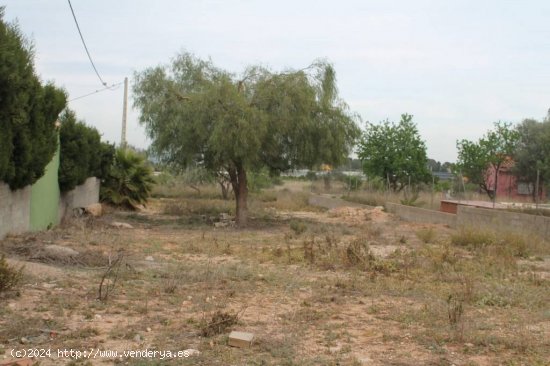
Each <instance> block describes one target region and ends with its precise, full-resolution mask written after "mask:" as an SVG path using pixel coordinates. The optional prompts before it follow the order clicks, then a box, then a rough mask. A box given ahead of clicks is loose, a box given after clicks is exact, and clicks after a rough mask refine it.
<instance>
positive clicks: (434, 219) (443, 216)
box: [385, 202, 457, 228]
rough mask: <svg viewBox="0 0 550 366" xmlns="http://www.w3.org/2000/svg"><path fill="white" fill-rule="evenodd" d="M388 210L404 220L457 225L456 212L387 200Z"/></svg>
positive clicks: (450, 225)
mask: <svg viewBox="0 0 550 366" xmlns="http://www.w3.org/2000/svg"><path fill="white" fill-rule="evenodd" d="M385 206H386V210H388V212H391V213H393V214H395V215H397V216H399V217H400V218H402V219H403V220H407V221H413V222H423V223H431V224H443V225H448V226H449V227H452V228H454V227H456V222H457V217H456V215H454V214H450V213H446V212H440V211H434V210H427V209H425V208H419V207H413V206H405V205H400V204H397V203H391V202H386V205H385Z"/></svg>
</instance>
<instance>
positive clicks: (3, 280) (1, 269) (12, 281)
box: [0, 254, 23, 293]
mask: <svg viewBox="0 0 550 366" xmlns="http://www.w3.org/2000/svg"><path fill="white" fill-rule="evenodd" d="M22 278H23V267H22V266H21V267H20V268H19V269H17V268H14V267H12V266H10V265H9V264H8V262H7V261H6V257H5V255H3V254H2V256H1V257H0V293H2V292H5V291H9V290H11V289H14V288H15V287H16V286H17V285H18V284H19V282H21V279H22Z"/></svg>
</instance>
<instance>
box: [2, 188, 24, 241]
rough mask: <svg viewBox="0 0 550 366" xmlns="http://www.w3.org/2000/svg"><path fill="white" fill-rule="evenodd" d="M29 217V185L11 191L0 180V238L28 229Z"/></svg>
mask: <svg viewBox="0 0 550 366" xmlns="http://www.w3.org/2000/svg"><path fill="white" fill-rule="evenodd" d="M30 219H31V186H27V187H25V188H23V189H18V190H16V191H12V190H11V189H10V187H9V186H8V185H7V184H5V183H4V182H0V239H2V238H3V237H4V236H6V235H7V234H20V233H23V232H25V231H28V230H29V228H30Z"/></svg>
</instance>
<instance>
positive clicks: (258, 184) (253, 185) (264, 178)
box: [247, 169, 273, 192]
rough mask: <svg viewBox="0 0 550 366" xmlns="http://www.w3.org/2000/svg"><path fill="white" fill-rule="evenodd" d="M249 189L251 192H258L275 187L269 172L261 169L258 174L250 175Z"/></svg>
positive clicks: (252, 173)
mask: <svg viewBox="0 0 550 366" xmlns="http://www.w3.org/2000/svg"><path fill="white" fill-rule="evenodd" d="M247 178H248V189H249V190H250V191H251V192H258V191H260V190H262V189H265V188H270V187H272V186H273V182H272V180H271V177H270V176H269V171H268V170H267V169H261V170H260V171H258V172H251V173H250V174H248V177H247Z"/></svg>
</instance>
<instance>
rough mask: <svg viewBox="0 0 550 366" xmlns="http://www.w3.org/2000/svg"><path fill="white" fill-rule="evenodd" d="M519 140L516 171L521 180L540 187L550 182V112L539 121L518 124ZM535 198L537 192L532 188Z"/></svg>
mask: <svg viewBox="0 0 550 366" xmlns="http://www.w3.org/2000/svg"><path fill="white" fill-rule="evenodd" d="M517 130H518V133H519V142H518V144H517V149H516V151H515V156H514V160H515V162H516V164H515V166H514V173H515V175H516V176H517V177H518V179H519V180H521V181H523V182H527V183H531V185H532V186H533V187H535V186H536V181H537V175H538V176H539V187H542V186H543V185H544V184H546V183H547V182H550V112H549V114H548V116H547V117H546V118H545V119H544V120H543V121H542V122H539V121H537V120H534V119H526V120H524V121H523V122H522V123H520V124H519V125H518V126H517ZM532 195H533V200H535V197H536V192H535V189H533V190H532Z"/></svg>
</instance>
